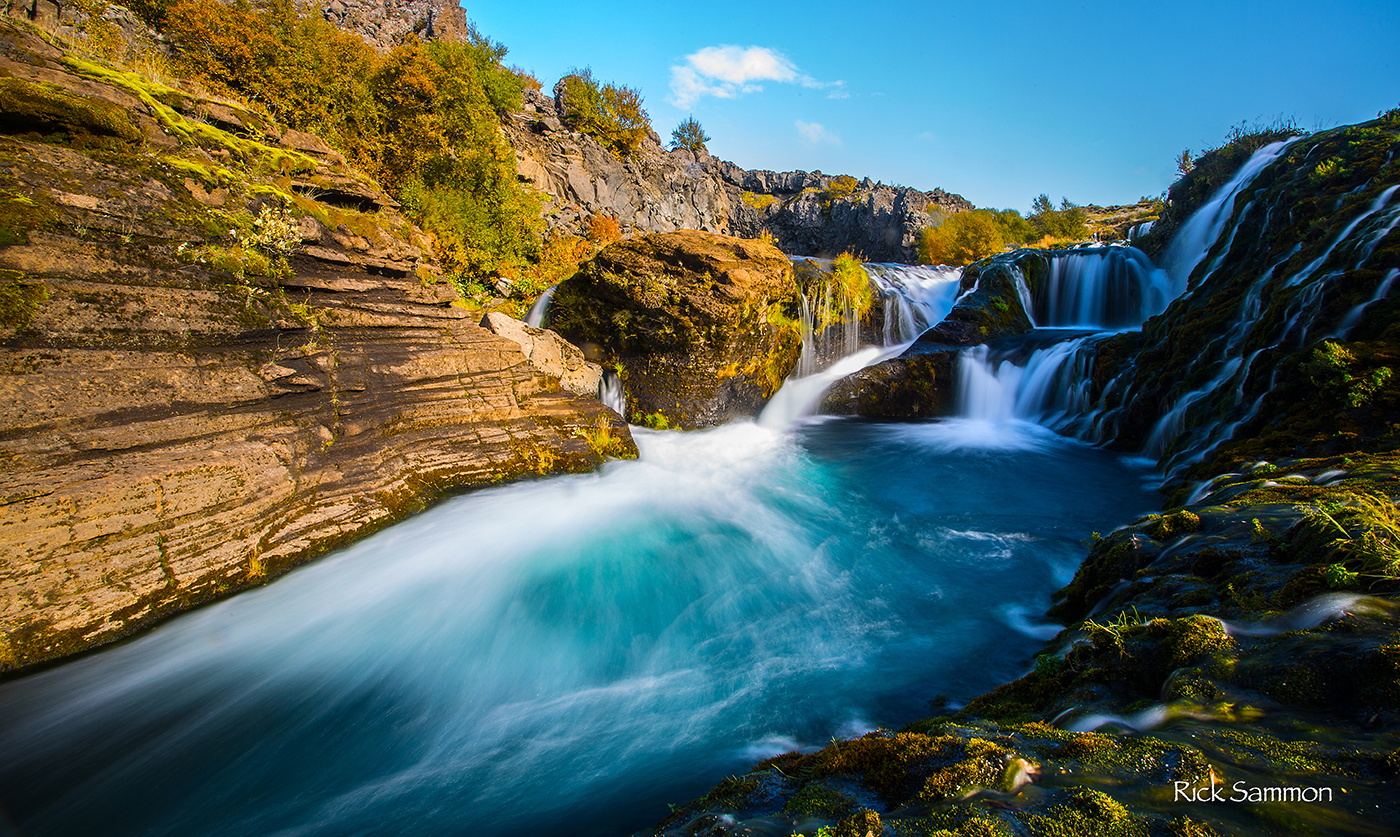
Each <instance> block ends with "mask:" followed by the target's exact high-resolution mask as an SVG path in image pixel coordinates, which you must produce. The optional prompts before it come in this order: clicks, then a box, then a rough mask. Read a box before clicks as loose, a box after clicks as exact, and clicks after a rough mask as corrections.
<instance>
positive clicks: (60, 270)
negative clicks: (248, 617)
mask: <svg viewBox="0 0 1400 837" xmlns="http://www.w3.org/2000/svg"><path fill="white" fill-rule="evenodd" d="M426 245H427V241H426V239H425V238H424V237H423V236H422V234H421V233H420V232H418V231H417V230H415V229H414V228H413V227H412V226H411V225H409V224H407V223H406V222H405V221H404V219H403V217H402V216H401V215H399V213H398V212H397V211H396V207H395V204H394V202H393V201H392V200H391V199H390V198H389V197H388V196H387V195H385V194H384V192H383V191H382V190H380V189H379V187H378V186H376V185H375V184H374V183H372V182H369V181H368V180H366V179H365V178H364V177H363V176H361V175H359V174H357V173H356V172H354V171H352V170H350V169H348V168H347V167H346V166H345V165H344V163H343V161H342V160H341V159H340V157H339V156H338V155H336V154H335V153H334V152H332V151H331V150H330V149H329V148H327V147H326V146H325V145H324V144H322V143H321V142H320V141H319V140H317V139H316V138H314V137H312V136H309V135H307V134H301V133H298V132H296V131H289V130H282V129H281V128H279V127H278V126H277V125H275V124H272V123H270V122H269V121H267V120H266V119H265V118H260V117H258V116H257V115H256V114H253V113H251V112H249V111H247V110H244V109H242V108H241V107H239V106H238V105H237V104H235V103H232V102H227V101H219V100H213V99H208V98H204V97H202V96H199V95H196V94H192V93H190V92H188V91H179V90H173V89H170V88H166V87H163V86H161V85H157V84H154V83H150V82H147V81H144V80H142V79H140V78H138V77H137V76H135V75H133V74H130V73H125V72H121V71H117V70H112V69H109V68H106V67H103V66H99V65H96V64H91V63H88V62H85V61H82V60H78V59H75V58H73V57H71V56H67V55H64V54H63V53H62V52H61V51H59V50H58V49H56V48H55V47H53V46H51V45H50V44H49V43H47V42H46V41H44V40H42V39H41V38H40V37H38V35H37V33H35V32H34V31H33V30H32V29H30V28H29V27H28V26H27V25H25V24H23V23H11V22H7V21H0V462H3V473H4V474H5V478H4V491H3V495H0V504H3V507H4V513H3V515H0V591H3V596H2V597H0V668H14V667H24V666H29V665H33V664H35V663H39V662H42V661H45V660H50V659H54V658H56V657H60V656H63V655H67V654H71V653H74V652H77V651H80V650H83V649H86V648H90V647H93V646H96V645H100V644H102V643H105V642H110V641H112V640H114V639H116V638H118V637H121V636H123V635H125V634H128V633H130V632H132V631H134V630H136V629H137V628H139V627H142V626H145V625H149V624H151V623H152V622H153V621H155V620H157V619H160V618H162V617H163V616H166V615H169V614H171V613H174V612H176V611H179V610H181V609H185V608H188V607H191V606H194V605H196V604H198V603H200V602H202V601H206V600H209V599H211V598H214V597H217V596H220V595H223V594H226V593H229V592H232V591H235V590H238V589H240V588H243V587H247V586H249V585H254V584H259V583H261V582H263V581H264V580H265V579H268V578H270V577H272V576H274V575H276V574H278V573H281V572H284V571H286V570H287V569H289V568H291V567H293V566H295V565H296V564H298V563H301V562H304V561H306V560H308V559H310V558H311V557H314V556H315V555H317V554H320V553H322V552H324V551H326V550H328V549H330V548H332V547H334V546H336V545H338V544H342V543H345V542H347V541H349V540H351V539H353V538H357V537H360V536H363V535H364V534H366V533H368V532H369V531H372V530H373V529H375V528H376V527H380V526H383V525H385V524H387V523H389V522H391V521H393V520H395V519H398V518H401V517H403V516H404V515H406V514H409V513H411V512H412V511H414V510H416V509H418V508H421V507H422V506H423V504H424V503H426V502H428V501H429V500H430V499H431V498H433V497H434V496H436V495H437V494H439V493H440V492H442V491H444V490H447V489H451V488H454V487H464V486H472V485H483V484H489V483H493V482H496V481H499V480H503V479H509V478H512V477H515V476H517V475H521V474H529V473H537V472H549V471H559V470H579V469H588V468H591V467H593V466H594V465H596V464H597V463H598V462H599V461H600V459H601V457H602V456H603V455H605V454H613V455H626V454H628V453H629V452H630V453H632V454H633V455H635V448H634V447H633V446H632V445H631V441H630V437H629V436H628V434H627V429H626V427H625V425H624V424H623V423H622V422H621V421H620V420H619V419H618V418H617V416H616V415H615V414H613V413H612V412H611V411H610V410H607V409H606V408H605V407H603V406H602V405H601V404H600V403H598V402H597V401H596V400H594V399H585V398H579V397H577V396H574V395H572V394H570V393H568V392H566V391H564V390H563V389H562V388H561V386H560V383H559V381H558V379H557V378H554V377H551V376H549V375H546V374H543V373H541V372H540V371H539V370H538V369H537V368H536V367H535V366H533V365H531V363H529V362H528V361H527V359H526V357H525V356H524V354H523V353H522V352H521V349H520V346H519V345H518V344H517V343H515V342H512V341H511V340H509V339H507V338H505V337H500V336H497V335H495V334H492V333H491V332H489V331H487V330H485V329H482V328H480V327H478V326H477V325H476V321H477V320H478V319H479V318H480V314H473V313H471V312H469V311H467V310H464V309H463V308H461V307H457V306H455V305H454V304H453V303H454V301H456V300H457V297H456V293H455V291H454V290H453V289H452V288H451V286H450V285H448V284H446V283H444V282H440V281H438V279H437V272H436V267H435V264H434V263H433V261H432V259H431V257H430V256H429V254H428V252H427V250H426Z"/></svg>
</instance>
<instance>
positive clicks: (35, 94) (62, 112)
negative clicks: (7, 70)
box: [0, 78, 141, 142]
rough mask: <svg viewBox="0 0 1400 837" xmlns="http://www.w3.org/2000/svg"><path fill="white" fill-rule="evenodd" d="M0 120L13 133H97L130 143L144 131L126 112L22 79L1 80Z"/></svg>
mask: <svg viewBox="0 0 1400 837" xmlns="http://www.w3.org/2000/svg"><path fill="white" fill-rule="evenodd" d="M0 120H3V121H4V122H6V123H8V124H9V126H10V127H9V130H11V131H15V129H16V128H18V129H19V131H25V130H28V131H34V132H36V133H40V134H49V133H52V132H53V131H62V132H65V133H69V134H73V133H79V134H97V135H104V136H110V137H116V138H118V139H121V140H126V141H128V142H136V141H138V140H140V139H141V129H140V128H138V127H136V124H135V123H134V122H132V121H131V117H130V116H129V115H128V114H127V112H126V110H125V109H123V108H121V107H119V106H117V105H114V104H112V103H111V102H105V101H102V100H101V99H93V98H89V97H87V96H80V95H77V94H75V93H70V92H69V91H67V90H62V89H60V88H58V87H55V86H53V85H51V84H44V83H42V82H32V81H26V80H24V79H20V78H0Z"/></svg>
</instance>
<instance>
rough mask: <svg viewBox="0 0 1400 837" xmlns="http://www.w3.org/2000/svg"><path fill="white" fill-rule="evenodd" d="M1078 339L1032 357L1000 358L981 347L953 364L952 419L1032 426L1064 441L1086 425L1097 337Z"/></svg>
mask: <svg viewBox="0 0 1400 837" xmlns="http://www.w3.org/2000/svg"><path fill="white" fill-rule="evenodd" d="M1075 334H1077V335H1078V336H1074V337H1071V338H1070V339H1066V340H1061V341H1059V342H1055V343H1053V344H1052V345H1050V346H1048V347H1045V348H1040V349H1036V350H1034V351H1032V352H1031V353H1030V355H1029V356H1027V357H1025V358H1023V359H1020V360H1021V362H1020V363H1017V360H1018V358H1010V357H1001V356H999V355H998V354H996V353H993V352H992V350H991V349H990V348H989V347H987V346H978V347H976V348H974V349H970V350H968V351H966V352H963V353H962V355H961V356H960V357H959V359H958V401H957V403H958V414H959V415H961V416H963V417H966V418H971V419H979V420H983V421H994V422H1005V421H1010V420H1013V419H1016V420H1022V421H1029V422H1034V423H1036V424H1040V425H1043V426H1045V427H1048V428H1050V429H1052V430H1055V431H1057V432H1061V433H1065V434H1066V435H1080V434H1078V433H1076V432H1075V431H1076V430H1077V429H1078V427H1079V424H1080V423H1082V422H1085V421H1086V420H1087V421H1089V422H1092V418H1093V417H1092V415H1091V414H1090V408H1091V407H1092V400H1091V398H1090V392H1089V382H1090V375H1091V373H1092V371H1093V349H1094V344H1095V343H1096V342H1097V341H1098V340H1099V339H1101V337H1102V335H1101V334H1094V335H1084V334H1082V333H1079V332H1075Z"/></svg>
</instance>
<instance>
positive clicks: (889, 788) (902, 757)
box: [813, 732, 1013, 803]
mask: <svg viewBox="0 0 1400 837" xmlns="http://www.w3.org/2000/svg"><path fill="white" fill-rule="evenodd" d="M1012 755H1013V754H1012V753H1011V751H1009V750H1007V749H1005V748H1004V747H1001V746H999V745H997V744H994V743H992V742H990V741H988V740H986V739H982V738H976V737H972V738H963V737H962V736H960V735H951V734H950V735H940V736H936V737H935V736H929V735H925V734H922V733H909V732H901V733H896V734H894V735H888V734H885V733H871V734H869V735H866V736H865V737H863V738H859V739H856V740H855V741H845V742H841V743H840V744H837V745H833V746H832V747H830V748H828V749H826V750H823V751H822V753H821V754H820V757H819V759H818V761H817V763H816V765H815V766H814V769H813V772H814V773H815V774H817V775H836V774H854V775H858V776H860V777H861V778H862V779H863V780H864V781H865V783H866V784H868V785H870V786H871V787H873V788H874V789H875V790H877V791H878V792H879V793H880V794H881V795H882V796H883V797H885V798H886V799H887V800H889V801H890V802H892V803H898V802H904V801H906V800H910V799H918V800H920V801H924V802H937V801H939V800H942V799H950V798H957V797H960V796H963V795H966V794H968V793H971V792H972V791H976V790H979V789H983V788H993V789H1000V788H1003V787H1004V786H1005V784H1006V779H1007V763H1008V761H1009V760H1010V758H1011V757H1012Z"/></svg>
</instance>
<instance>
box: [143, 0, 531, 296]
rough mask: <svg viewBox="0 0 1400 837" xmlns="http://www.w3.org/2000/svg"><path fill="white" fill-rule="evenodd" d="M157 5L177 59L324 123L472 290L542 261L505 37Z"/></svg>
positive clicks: (192, 71)
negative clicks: (379, 40)
mask: <svg viewBox="0 0 1400 837" xmlns="http://www.w3.org/2000/svg"><path fill="white" fill-rule="evenodd" d="M151 9H153V10H154V11H150V10H148V11H149V13H150V14H151V15H152V16H154V17H158V18H159V20H160V21H161V25H162V26H163V28H164V30H165V33H166V35H167V37H169V39H170V41H171V44H172V46H173V48H174V52H175V64H176V66H177V68H178V69H180V70H181V71H183V72H184V73H185V74H187V75H190V76H192V77H194V78H195V79H197V80H199V81H201V82H202V83H204V84H206V85H207V86H209V87H210V88H212V89H214V90H216V91H219V92H222V93H225V94H228V95H231V96H236V97H238V98H240V99H243V100H245V101H247V102H249V103H250V104H253V105H255V106H260V107H261V108H262V109H264V110H265V111H266V112H268V113H269V114H271V115H273V116H275V117H276V118H277V119H278V120H279V121H281V122H283V123H284V124H286V125H288V126H290V127H292V128H296V129H298V130H303V131H309V132H313V133H316V134H317V135H319V136H321V137H322V138H323V139H325V140H326V141H327V142H328V143H330V145H331V146H333V147H335V148H336V149H337V150H339V151H341V152H342V153H344V154H345V155H346V157H347V158H348V159H349V160H350V161H351V162H352V163H354V164H355V165H356V166H358V167H359V168H361V169H363V170H365V171H367V172H368V173H370V174H371V175H373V176H374V177H375V178H377V179H378V180H379V181H380V183H382V184H383V185H384V187H385V189H387V190H388V191H389V193H390V194H392V195H393V196H394V197H396V198H397V199H398V200H399V201H400V202H401V203H402V204H403V207H404V210H405V213H406V214H407V215H408V216H409V218H411V219H412V220H413V221H414V222H416V223H418V224H419V225H421V226H422V227H423V228H424V229H425V230H426V231H428V232H429V233H430V234H431V235H432V237H433V240H434V242H435V247H436V250H437V255H438V257H439V259H440V260H441V261H442V262H443V266H444V268H445V269H446V271H447V273H448V276H449V277H450V278H452V279H453V280H454V281H456V282H457V284H458V285H459V287H463V288H465V287H467V286H468V285H469V284H480V280H481V279H482V278H483V277H485V276H489V275H497V276H511V275H521V274H523V273H525V272H526V271H527V270H528V269H529V268H530V266H531V265H533V264H536V263H538V262H539V260H540V258H541V256H542V253H541V241H540V231H541V224H540V221H539V203H538V200H537V199H536V198H535V197H534V196H533V194H531V193H529V192H527V191H526V190H525V189H524V188H523V187H522V186H521V184H520V182H519V179H518V177H517V176H516V170H515V155H514V152H513V151H512V150H511V148H510V146H509V145H508V144H507V143H506V141H505V139H504V137H502V135H501V132H500V127H499V119H500V116H501V115H502V114H504V113H507V112H510V111H512V110H516V109H518V108H519V107H520V106H521V102H522V96H523V93H522V91H523V88H524V86H525V85H527V84H528V83H529V80H528V79H525V78H523V77H522V76H521V74H520V73H518V72H516V71H514V70H510V69H507V68H506V67H505V66H503V65H502V64H501V59H502V58H503V57H504V56H505V54H506V50H505V47H503V46H501V45H500V44H498V43H495V42H493V41H491V40H490V39H488V38H485V37H483V36H481V35H480V34H479V33H478V32H477V31H476V30H475V28H470V29H469V30H468V32H467V35H466V38H465V39H464V40H462V41H455V42H448V41H433V42H429V43H422V42H420V41H419V40H418V39H417V38H415V37H412V36H410V37H408V38H407V39H406V40H405V41H404V42H402V43H400V44H399V45H397V46H395V47H394V49H393V50H391V51H390V52H389V53H388V54H387V55H380V54H379V53H377V52H375V51H374V50H373V49H372V48H370V47H369V46H367V45H366V44H365V43H364V42H363V41H361V40H360V39H359V38H358V37H356V36H354V35H351V34H348V33H345V32H341V31H339V30H337V29H335V28H334V27H332V26H331V25H330V24H329V23H327V22H326V21H325V20H323V19H322V18H321V16H320V15H319V14H315V13H311V14H303V13H302V12H301V11H299V10H298V8H297V7H296V6H295V5H294V4H293V3H292V2H291V0H255V2H253V3H246V2H243V3H236V4H233V5H227V6H226V5H223V4H221V3H218V2H215V1H214V0H173V2H169V3H167V4H165V5H164V6H161V7H154V6H152V7H151Z"/></svg>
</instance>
